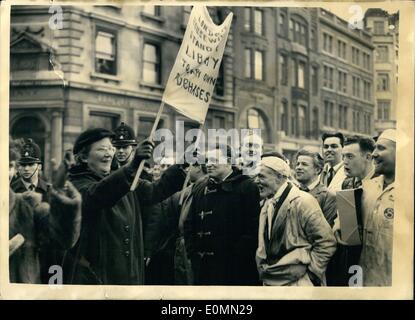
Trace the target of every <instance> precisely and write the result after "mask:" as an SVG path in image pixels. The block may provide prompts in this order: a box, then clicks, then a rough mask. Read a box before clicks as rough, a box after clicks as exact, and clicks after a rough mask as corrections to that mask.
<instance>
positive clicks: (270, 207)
mask: <svg viewBox="0 0 415 320" xmlns="http://www.w3.org/2000/svg"><path fill="white" fill-rule="evenodd" d="M277 201H278V199H276V198H273V199H271V200H270V202H269V204H268V207H267V218H268V223H267V226H268V239H269V238H271V229H272V217H273V215H274V211H275V204H276V203H277Z"/></svg>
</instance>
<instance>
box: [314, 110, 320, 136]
mask: <svg viewBox="0 0 415 320" xmlns="http://www.w3.org/2000/svg"><path fill="white" fill-rule="evenodd" d="M312 128H313V137H314V138H316V139H318V137H319V135H320V129H319V123H318V108H317V107H314V109H313V119H312Z"/></svg>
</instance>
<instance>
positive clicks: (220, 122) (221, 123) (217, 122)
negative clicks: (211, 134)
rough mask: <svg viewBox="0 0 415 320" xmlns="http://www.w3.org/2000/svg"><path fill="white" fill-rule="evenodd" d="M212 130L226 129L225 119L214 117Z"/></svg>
mask: <svg viewBox="0 0 415 320" xmlns="http://www.w3.org/2000/svg"><path fill="white" fill-rule="evenodd" d="M213 128H215V129H226V126H225V117H223V116H215V117H214V118H213Z"/></svg>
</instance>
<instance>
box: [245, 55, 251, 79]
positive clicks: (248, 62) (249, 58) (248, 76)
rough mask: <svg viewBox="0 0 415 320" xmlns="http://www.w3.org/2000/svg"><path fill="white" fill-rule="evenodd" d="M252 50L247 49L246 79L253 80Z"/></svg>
mask: <svg viewBox="0 0 415 320" xmlns="http://www.w3.org/2000/svg"><path fill="white" fill-rule="evenodd" d="M251 65H252V61H251V49H245V78H251V74H252V71H251Z"/></svg>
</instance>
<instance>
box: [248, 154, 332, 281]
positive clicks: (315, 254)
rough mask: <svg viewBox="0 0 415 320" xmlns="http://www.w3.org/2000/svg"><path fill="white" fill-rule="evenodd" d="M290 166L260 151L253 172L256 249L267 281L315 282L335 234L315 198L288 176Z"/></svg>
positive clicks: (320, 276)
mask: <svg viewBox="0 0 415 320" xmlns="http://www.w3.org/2000/svg"><path fill="white" fill-rule="evenodd" d="M289 175H290V167H289V166H288V164H287V163H286V162H285V161H284V160H282V159H280V158H278V157H272V156H270V157H264V158H262V160H261V164H260V172H259V174H258V175H257V177H256V178H255V182H256V183H257V185H258V187H259V191H260V196H261V199H267V201H266V203H265V205H264V207H263V208H262V211H261V214H260V218H259V231H258V237H259V243H258V249H257V254H256V260H257V267H258V272H259V276H260V279H261V280H262V283H263V285H266V286H283V285H288V286H313V285H315V286H320V285H324V284H325V271H326V267H327V264H328V262H329V260H330V258H331V257H332V255H333V254H334V252H335V250H336V240H335V238H334V234H333V231H332V230H331V228H330V225H329V224H328V222H327V221H326V219H325V217H324V215H323V213H322V211H321V209H320V206H319V204H318V202H317V200H316V199H315V198H314V197H313V196H312V195H310V194H308V193H306V192H303V191H301V190H299V189H298V188H297V187H296V186H295V185H293V184H292V183H291V182H289V181H288V176H289Z"/></svg>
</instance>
